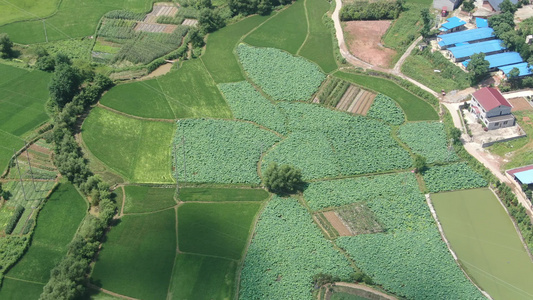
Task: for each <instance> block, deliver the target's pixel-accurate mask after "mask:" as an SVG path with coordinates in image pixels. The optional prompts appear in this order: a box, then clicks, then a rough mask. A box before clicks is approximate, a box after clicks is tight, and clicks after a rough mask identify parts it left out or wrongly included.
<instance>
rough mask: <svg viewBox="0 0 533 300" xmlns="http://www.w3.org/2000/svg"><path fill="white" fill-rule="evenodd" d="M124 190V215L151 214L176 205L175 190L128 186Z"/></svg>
mask: <svg viewBox="0 0 533 300" xmlns="http://www.w3.org/2000/svg"><path fill="white" fill-rule="evenodd" d="M124 190H125V191H126V203H125V204H124V213H144V212H153V211H157V210H162V209H165V208H170V207H172V206H175V205H176V201H174V192H175V190H176V189H175V188H159V187H148V186H135V185H128V186H125V187H124Z"/></svg>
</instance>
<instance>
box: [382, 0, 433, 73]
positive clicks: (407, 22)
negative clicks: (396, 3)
mask: <svg viewBox="0 0 533 300" xmlns="http://www.w3.org/2000/svg"><path fill="white" fill-rule="evenodd" d="M430 5H431V1H428V0H409V1H407V3H406V4H405V7H406V9H405V10H404V11H403V12H402V13H401V14H400V16H399V17H398V19H396V20H395V21H394V22H393V23H392V25H391V26H390V27H389V29H388V30H387V32H386V33H385V35H384V36H383V37H382V41H383V43H384V45H385V46H387V47H389V48H392V49H394V50H396V55H395V56H394V58H393V61H392V62H391V64H395V63H396V62H397V61H398V59H400V57H402V55H403V53H404V52H405V50H406V49H407V47H409V45H410V44H411V43H412V42H413V41H414V40H415V39H416V38H418V36H419V32H420V29H421V28H422V21H421V17H420V10H421V9H429V8H430Z"/></svg>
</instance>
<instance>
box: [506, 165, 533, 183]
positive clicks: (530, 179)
mask: <svg viewBox="0 0 533 300" xmlns="http://www.w3.org/2000/svg"><path fill="white" fill-rule="evenodd" d="M507 174H509V175H511V176H512V177H514V179H515V180H517V181H518V183H520V185H522V184H528V185H529V184H533V165H528V166H524V167H519V168H514V169H511V170H507Z"/></svg>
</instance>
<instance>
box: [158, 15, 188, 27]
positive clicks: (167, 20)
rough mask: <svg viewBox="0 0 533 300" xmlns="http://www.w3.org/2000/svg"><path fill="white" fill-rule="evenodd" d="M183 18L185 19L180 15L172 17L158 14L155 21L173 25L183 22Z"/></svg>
mask: <svg viewBox="0 0 533 300" xmlns="http://www.w3.org/2000/svg"><path fill="white" fill-rule="evenodd" d="M183 20H185V18H184V17H182V16H177V17H172V16H159V17H157V23H159V24H175V25H181V23H183Z"/></svg>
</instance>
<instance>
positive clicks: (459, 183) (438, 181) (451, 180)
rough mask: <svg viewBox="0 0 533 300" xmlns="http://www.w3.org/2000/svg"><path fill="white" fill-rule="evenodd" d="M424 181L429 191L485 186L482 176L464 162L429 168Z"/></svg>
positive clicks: (485, 182)
mask: <svg viewBox="0 0 533 300" xmlns="http://www.w3.org/2000/svg"><path fill="white" fill-rule="evenodd" d="M424 181H425V183H426V187H427V189H428V190H429V191H430V192H431V193H437V192H442V191H453V190H460V189H471V188H477V187H483V186H487V181H486V180H485V179H483V176H481V175H480V174H478V173H476V172H475V171H474V170H472V168H470V166H468V165H467V164H466V163H464V162H460V163H455V164H451V165H447V166H438V167H432V168H429V170H427V171H426V172H425V173H424Z"/></svg>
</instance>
